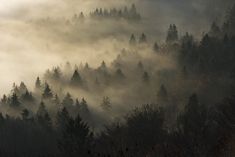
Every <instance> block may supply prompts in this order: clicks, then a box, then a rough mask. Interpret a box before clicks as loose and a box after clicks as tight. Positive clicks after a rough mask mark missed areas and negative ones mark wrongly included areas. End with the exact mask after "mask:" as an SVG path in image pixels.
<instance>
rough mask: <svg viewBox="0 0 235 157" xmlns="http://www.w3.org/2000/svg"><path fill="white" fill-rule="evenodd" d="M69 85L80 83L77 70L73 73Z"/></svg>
mask: <svg viewBox="0 0 235 157" xmlns="http://www.w3.org/2000/svg"><path fill="white" fill-rule="evenodd" d="M71 85H73V86H80V85H82V78H81V76H80V74H79V73H78V70H75V71H74V73H73V76H72V78H71Z"/></svg>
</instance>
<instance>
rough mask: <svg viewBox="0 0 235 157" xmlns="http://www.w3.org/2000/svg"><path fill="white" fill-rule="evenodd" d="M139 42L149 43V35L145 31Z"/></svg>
mask: <svg viewBox="0 0 235 157" xmlns="http://www.w3.org/2000/svg"><path fill="white" fill-rule="evenodd" d="M139 43H140V44H143V43H147V37H146V35H145V34H144V33H143V34H141V36H140V39H139Z"/></svg>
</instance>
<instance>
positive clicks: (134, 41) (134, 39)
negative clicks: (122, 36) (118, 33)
mask: <svg viewBox="0 0 235 157" xmlns="http://www.w3.org/2000/svg"><path fill="white" fill-rule="evenodd" d="M129 44H130V45H132V46H135V45H136V38H135V35H134V34H132V35H131V37H130V40H129Z"/></svg>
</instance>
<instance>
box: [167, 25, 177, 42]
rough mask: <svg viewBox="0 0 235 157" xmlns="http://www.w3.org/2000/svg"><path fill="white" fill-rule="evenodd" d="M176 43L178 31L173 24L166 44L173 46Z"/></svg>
mask: <svg viewBox="0 0 235 157" xmlns="http://www.w3.org/2000/svg"><path fill="white" fill-rule="evenodd" d="M176 41H178V31H177V27H176V25H175V24H173V25H170V27H169V29H168V32H167V38H166V42H167V43H170V44H171V43H174V42H176Z"/></svg>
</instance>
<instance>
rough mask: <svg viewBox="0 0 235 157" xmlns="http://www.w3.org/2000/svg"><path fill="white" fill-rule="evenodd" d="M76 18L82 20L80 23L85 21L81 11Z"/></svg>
mask: <svg viewBox="0 0 235 157" xmlns="http://www.w3.org/2000/svg"><path fill="white" fill-rule="evenodd" d="M78 19H79V21H80V22H82V23H83V22H84V21H85V16H84V14H83V12H81V13H80V15H79V18H78Z"/></svg>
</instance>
